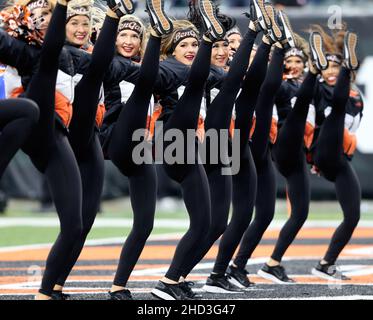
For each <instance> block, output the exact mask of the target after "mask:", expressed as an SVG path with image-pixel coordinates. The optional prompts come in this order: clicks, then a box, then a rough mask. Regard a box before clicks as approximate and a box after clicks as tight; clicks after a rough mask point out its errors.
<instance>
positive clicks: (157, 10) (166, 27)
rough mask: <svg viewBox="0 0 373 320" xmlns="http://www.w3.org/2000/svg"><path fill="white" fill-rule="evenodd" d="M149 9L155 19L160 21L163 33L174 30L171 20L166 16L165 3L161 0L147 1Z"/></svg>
mask: <svg viewBox="0 0 373 320" xmlns="http://www.w3.org/2000/svg"><path fill="white" fill-rule="evenodd" d="M127 1H129V0H127ZM147 3H148V6H149V10H150V13H151V15H152V16H153V19H154V20H155V21H158V22H159V25H158V27H159V28H160V29H161V30H162V33H163V34H167V33H170V32H171V31H172V26H171V22H170V21H169V19H168V18H167V17H166V14H165V12H164V10H163V3H162V1H161V0H151V1H147Z"/></svg>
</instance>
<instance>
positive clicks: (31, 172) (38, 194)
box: [0, 0, 373, 298]
mask: <svg viewBox="0 0 373 320" xmlns="http://www.w3.org/2000/svg"><path fill="white" fill-rule="evenodd" d="M6 2H7V1H3V0H0V7H3V6H5V3H6ZM166 2H167V6H168V9H167V10H168V12H171V14H172V15H173V16H174V17H183V16H185V12H186V11H187V8H186V4H187V1H186V0H166ZM272 2H274V3H276V5H278V6H280V7H283V8H284V9H285V10H286V11H287V13H288V14H289V16H290V19H291V21H292V24H293V26H294V29H295V30H296V31H298V32H300V33H301V34H303V35H306V31H307V29H308V27H309V25H310V24H312V23H320V24H323V25H326V24H327V22H328V20H329V19H330V17H331V16H332V15H333V14H335V13H341V14H342V18H343V21H346V22H347V24H348V26H349V28H351V29H353V30H354V31H356V32H357V33H358V35H359V37H360V43H359V56H360V58H361V62H362V65H361V68H360V70H359V73H358V77H357V82H358V84H359V87H360V88H361V90H362V91H363V92H364V94H365V98H366V100H365V111H364V118H363V121H362V126H361V128H360V130H359V136H358V140H359V144H358V152H357V154H356V155H355V157H354V159H353V162H352V163H353V165H354V167H355V168H356V171H357V173H358V176H359V178H360V181H361V184H362V190H363V198H364V199H363V202H362V221H363V224H362V228H368V229H363V231H364V230H365V231H366V232H365V233H364V232H363V233H362V235H361V237H363V238H364V244H365V245H366V247H367V248H368V249H367V250H368V251H367V252H368V255H369V256H370V257H372V255H373V250H372V247H371V246H369V245H371V244H372V241H373V232H370V231H372V230H373V166H372V163H373V139H372V137H373V126H372V125H371V124H372V123H373V39H372V35H371V26H372V23H373V1H371V0H355V1H353V0H273V1H272ZM220 3H221V10H222V11H223V12H226V13H229V14H230V15H232V16H234V17H235V18H236V19H237V21H238V25H239V26H240V27H241V28H244V27H245V24H246V23H247V19H246V18H244V17H243V15H242V13H243V12H244V11H246V10H247V9H246V8H247V4H248V0H221V1H220ZM143 9H144V2H143V1H142V0H140V1H138V11H137V13H138V14H139V15H140V16H145V14H144V13H143ZM0 152H1V150H0ZM157 173H158V177H159V190H158V200H159V201H158V204H157V213H156V223H155V229H154V233H153V235H155V236H156V237H157V236H159V235H165V234H166V235H173V236H171V239H173V237H175V234H176V237H178V236H177V234H180V233H182V232H184V231H185V229H186V228H187V227H188V220H187V214H186V211H185V208H184V205H183V203H182V201H181V198H180V196H181V195H180V190H179V189H178V187H177V186H176V185H175V184H174V183H173V182H172V181H170V180H169V179H168V178H167V177H166V175H165V174H164V172H163V171H162V168H161V166H158V167H157ZM311 185H312V200H313V201H312V203H311V208H310V218H309V221H308V225H307V226H308V227H315V226H316V227H317V228H320V227H321V228H323V227H324V228H325V229H323V230H325V232H320V229H316V231H315V232H316V233H315V234H314V236H313V238H312V239H315V241H313V240H311V239H310V240H309V241H308V242H307V245H317V243H319V242H320V241H321V242H322V244H323V245H324V246H326V244H327V242H328V240H327V239H328V238H329V237H330V235H331V233H332V231H333V230H332V229H330V227H334V226H336V225H337V223H338V221H340V220H341V218H342V214H341V212H340V208H339V205H338V203H337V202H336V201H335V193H334V188H333V185H332V184H331V183H328V182H326V181H325V179H322V178H319V177H316V176H311ZM284 195H285V187H284V181H283V179H282V178H281V177H280V176H278V198H279V201H278V204H277V208H276V218H275V222H274V225H273V226H272V227H273V228H274V229H275V230H277V231H278V228H279V226H280V225H281V224H282V222H283V221H284V219H286V216H287V204H286V201H285V200H284ZM102 200H103V201H102V206H101V212H100V214H99V217H98V219H97V222H96V223H95V226H94V228H93V230H92V232H91V235H90V236H89V239H90V240H91V241H92V240H95V241H97V240H100V239H101V240H102V239H116V240H115V241H114V243H116V246H117V247H116V250H117V251H118V252H119V249H120V244H121V243H122V242H123V240H124V238H123V237H124V236H126V235H127V234H128V231H129V229H130V226H131V218H132V211H131V207H130V204H129V199H128V184H127V180H126V178H125V177H123V176H122V175H121V174H120V173H119V171H118V170H117V169H116V168H115V167H114V166H113V165H112V163H111V162H109V161H107V162H106V176H105V184H104V192H103V196H102ZM0 212H1V213H0V252H8V251H9V252H11V250H13V249H12V248H14V250H16V251H14V252H18V253H17V254H15V256H14V257H13V258H14V259H15V260H17V261H18V260H22V257H23V252H24V251H19V250H21V249H20V247H19V246H25V245H35V244H37V245H40V244H50V243H52V242H53V241H54V239H55V237H56V235H57V233H58V220H57V218H56V214H55V212H54V208H53V203H52V200H51V198H50V195H49V192H48V186H47V184H46V182H45V180H44V179H43V178H42V176H41V175H40V174H39V173H38V172H37V171H36V169H35V168H34V167H33V166H32V164H31V162H30V161H29V159H28V158H27V157H26V156H25V155H24V154H23V153H22V152H19V153H18V154H17V155H16V157H15V158H14V159H13V161H12V162H11V164H10V165H9V167H8V169H7V171H6V172H5V174H4V176H3V178H2V179H1V181H0ZM327 228H329V229H327ZM277 231H276V232H277ZM276 232H275V233H276ZM305 232H306V233H307V232H308V231H305ZM360 232H362V231H361V230H360ZM306 233H305V237H306V238H307V234H306ZM367 234H370V236H368V235H367ZM275 237H276V236H275V235H272V236H270V238H271V239H272V240H271V241H272V242H271V245H273V244H274V239H275ZM301 238H302V234H301ZM319 238H324V240H320V239H319ZM317 239H319V240H317ZM266 241H269V240H266ZM321 242H320V243H321ZM108 243H113V241H111V242H107V243H106V244H105V241H103V242H101V244H102V245H104V246H105V245H106V246H108ZM157 243H158V242H157ZM174 244H175V243H173V245H174ZM91 245H93V246H95V245H97V244H95V242H91ZM25 248H26V247H25ZM33 248H34V247H33ZM94 248H95V247H93V248H91V249H92V250H94ZM303 248H304V249H302V252H304V251H306V252H308V251H307V250H309V248H310V247H303ZM325 248H326V247H325ZM369 248H370V249H369ZM26 249H27V248H26ZM26 249H25V250H26ZM2 250H3V251H2ZM4 250H5V251H4ZM22 250H23V249H22ZM27 250H28V249H27ZM167 250H168V251H169V255H170V254H171V252H173V250H170V249H169V247H168V248H167ZM214 250H216V247H215V249H214ZM322 250H323V249H320V251H318V252H319V253H318V254H320V255H321V254H322V252H323V251H322ZM369 250H370V251H369ZM87 252H89V251H87ZM214 252H215V251H214ZM268 252H269V251H268ZM46 253H47V252H44V253H43V254H44V255H45V254H46ZM30 254H31V253H30ZM43 254H41V256H42V257H43V258H40V261H39V262H36V261H35V263H37V265H38V264H39V263H41V264H42V263H43V259H44V257H45V256H44V255H43ZM0 256H1V255H0ZM118 256H119V255H118V254H114V255H113V257H112V258H111V257H110V259H117V258H116V257H118ZM213 256H214V255H213V253H210V260H208V261H209V262H213ZM260 256H261V257H263V255H262V252H261V253H260V254H259V255H258V257H260ZM84 257H85V256H84V254H83V259H85V258H84ZM8 258H9V256H8ZM8 258H6V256H4V257H3V256H1V257H0V295H1V294H2V293H6V292H8V291H6V290H5V289H4V288H5V287H1V284H3V285H4V284H5V286H6V285H8V284H11V283H14V282H16V281H21V280H17V279H16V278H14V277H10V278H7V276H8V273H7V272H11V273H10V274H11V275H14V274H17V275H19V274H20V275H22V276H23V278H22V277H21V278H20V279H22V281H26V280H24V278H25V276H27V274H28V275H30V273H29V271H30V270H29V269H27V268H26V269H22V268H21V269H19V270H17V271H14V272H15V273H12V272H13V271H5V270H8V269H9V266H13V265H12V262H11V260H12V259H13V258H9V261H7V259H8ZM167 258H168V259H169V258H170V257H167ZM355 258H356V259H358V256H356V257H355ZM355 258H354V259H355ZM38 259H39V258H38ZM38 259H36V260H38ZM144 259H145V258H144ZM26 260H27V259H26ZM30 260H32V259H30ZM153 261H156V260H153ZM167 261H168V260H167ZM315 261H316V260H315ZM81 263H83V264H84V263H85V262H84V261H83V262H81ZM108 263H109V262H108ZM149 263H150V262H149ZM163 263H166V265H167V263H168V262H164V261H163ZM260 263H262V262H260ZM313 263H314V262H312V264H313ZM349 263H351V262H349ZM24 264H25V266H27V267H28V266H29V265H30V263H29V262H26V261H25V262H24ZM88 264H89V265H90V264H95V262H89V263H88ZM97 264H99V263H97ZM110 264H112V265H113V266H111V269H110V271H108V275H110V277H111V275H112V273H113V270H114V267H115V263H113V262H112V260H110ZM366 264H367V265H370V264H373V261H371V260H367V262H366ZM18 267H19V266H18ZM372 270H373V269H372ZM250 271H251V270H250ZM295 271H297V270H295ZM295 271H294V272H295ZM17 272H18V273H17ZM371 273H372V274H373V271H372V272H371ZM371 273H369V272H368V274H369V275H370V274H371ZM84 274H89V271H86V273H84ZM97 275H100V273H97ZM2 277H3V278H2ZM4 277H5V278H4ZM110 277H108V279H109V278H110ZM157 277H158V276H157ZM26 278H27V277H26ZM26 278H25V279H26ZM96 278H97V277H96ZM100 278H102V277H101V276H100ZM2 279H3V281H2ZM196 279H197V278H196ZM364 281H365V282H366V280H363V282H364ZM36 287H37V286H35V288H34V289H36ZM7 288H8V287H7ZM16 288H18V287H16ZM4 290H5V291H4ZM9 290H10V291H9V292H13V291H12V290H15V289H14V288H12V289H9ZM17 290H18V292H27V285H26V287H22V288H21V289H19V288H18V289H17ZM300 290H301V291H302V290H303V291H304V289H303V288H301V289H300ZM140 291H141V290H140ZM368 291H369V290H368ZM9 294H10V293H9ZM369 294H372V295H373V292H369ZM284 295H286V290H285V291H284ZM280 296H281V295H280ZM16 298H17V297H16ZM18 298H19V296H18Z"/></svg>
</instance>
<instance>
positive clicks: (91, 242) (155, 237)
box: [0, 233, 182, 252]
mask: <svg viewBox="0 0 373 320" xmlns="http://www.w3.org/2000/svg"><path fill="white" fill-rule="evenodd" d="M181 236H182V234H180V233H169V234H160V235H151V236H150V237H149V239H148V241H163V240H177V239H180V237H181ZM125 241H126V237H122V238H106V239H97V240H87V241H86V242H85V245H86V246H100V245H107V244H123V243H124V242H125ZM52 245H53V243H40V244H30V245H24V246H11V247H2V248H1V247H0V252H13V251H23V250H34V249H48V248H51V247H52Z"/></svg>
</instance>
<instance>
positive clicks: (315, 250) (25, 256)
mask: <svg viewBox="0 0 373 320" xmlns="http://www.w3.org/2000/svg"><path fill="white" fill-rule="evenodd" d="M273 247H274V246H273V245H260V246H259V247H258V248H257V249H256V250H255V252H254V254H253V257H257V256H269V255H270V254H271V253H272V252H271V251H272V250H273ZM367 247H371V245H349V246H347V247H346V250H349V249H360V248H367ZM326 249H327V245H292V246H290V248H289V250H288V251H287V253H286V256H315V257H320V256H321V255H323V254H324V253H325V250H326ZM120 251H121V248H120V247H86V248H85V249H84V250H83V252H82V254H81V256H80V260H113V259H118V257H119V254H120ZM217 251H218V247H217V246H213V247H212V248H211V250H210V251H209V252H208V254H207V256H206V258H210V259H215V257H216V255H217ZM174 252H175V246H147V247H145V248H144V250H143V253H142V254H141V257H140V259H149V260H150V259H160V260H169V259H171V258H172V255H173V253H174ZM48 253H49V249H36V250H35V249H34V250H27V251H22V252H3V253H0V260H1V261H22V260H26V261H39V260H40V261H45V260H46V258H47V255H48Z"/></svg>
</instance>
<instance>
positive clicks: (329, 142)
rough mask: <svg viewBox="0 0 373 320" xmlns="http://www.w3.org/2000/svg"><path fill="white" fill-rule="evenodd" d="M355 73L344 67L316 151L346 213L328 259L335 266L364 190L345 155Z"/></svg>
mask: <svg viewBox="0 0 373 320" xmlns="http://www.w3.org/2000/svg"><path fill="white" fill-rule="evenodd" d="M350 77H351V72H350V70H348V69H347V68H344V67H342V68H341V71H340V74H339V77H338V81H337V84H336V86H335V88H334V92H333V98H332V104H331V105H332V112H331V114H330V115H329V116H328V117H327V118H326V119H325V121H324V123H323V124H322V126H321V130H320V134H319V136H318V140H317V145H316V150H315V156H314V160H315V164H316V166H317V167H318V168H319V169H320V170H321V172H322V174H323V176H324V177H325V178H326V179H327V180H329V181H332V182H334V184H335V189H336V194H337V198H338V201H339V203H340V205H341V207H342V211H343V222H342V223H341V224H340V226H339V227H338V228H337V230H336V231H335V233H334V234H333V237H332V239H331V242H330V245H329V248H328V251H327V253H326V254H325V257H324V260H325V261H326V262H328V263H329V264H334V263H335V261H336V260H337V258H338V256H339V254H340V253H341V251H342V250H343V248H344V247H345V246H346V245H347V243H348V241H349V240H350V239H351V236H352V233H353V232H354V230H355V228H356V226H357V224H358V222H359V219H360V201H361V188H360V183H359V180H358V177H357V175H356V173H355V170H354V169H353V167H352V166H351V165H350V163H349V162H348V161H347V159H346V158H345V156H344V155H343V131H344V119H345V113H346V104H347V100H348V99H349V90H350Z"/></svg>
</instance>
